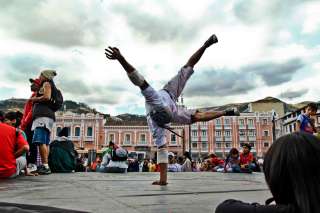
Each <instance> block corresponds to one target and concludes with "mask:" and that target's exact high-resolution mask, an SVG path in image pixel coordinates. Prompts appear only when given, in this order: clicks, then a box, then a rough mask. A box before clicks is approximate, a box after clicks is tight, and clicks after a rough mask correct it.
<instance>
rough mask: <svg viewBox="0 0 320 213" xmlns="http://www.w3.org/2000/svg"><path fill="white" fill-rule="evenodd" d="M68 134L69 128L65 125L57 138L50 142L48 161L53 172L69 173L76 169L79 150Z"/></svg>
mask: <svg viewBox="0 0 320 213" xmlns="http://www.w3.org/2000/svg"><path fill="white" fill-rule="evenodd" d="M68 136H69V129H68V128H67V127H63V128H62V129H61V130H60V132H58V137H57V139H56V140H54V141H52V142H51V143H50V149H49V158H48V163H49V167H50V169H51V172H56V173H69V172H74V171H75V170H76V164H77V152H76V150H75V149H74V145H73V142H72V141H71V140H69V139H68Z"/></svg>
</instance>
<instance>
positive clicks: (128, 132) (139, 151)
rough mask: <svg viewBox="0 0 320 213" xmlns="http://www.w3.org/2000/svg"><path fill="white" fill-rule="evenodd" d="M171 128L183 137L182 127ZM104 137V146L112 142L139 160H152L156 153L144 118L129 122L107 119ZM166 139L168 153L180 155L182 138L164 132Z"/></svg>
mask: <svg viewBox="0 0 320 213" xmlns="http://www.w3.org/2000/svg"><path fill="white" fill-rule="evenodd" d="M172 128H173V129H174V131H175V132H176V133H177V134H179V135H184V126H183V125H172ZM105 135H106V140H105V144H108V143H109V142H110V141H112V142H114V143H116V144H118V145H120V146H122V147H124V148H126V149H127V150H128V151H129V152H130V153H135V154H136V155H137V156H138V157H140V158H145V157H150V158H153V157H154V155H155V152H156V151H157V149H156V148H157V147H156V145H155V144H154V142H153V139H152V134H151V133H150V131H149V127H148V125H147V122H146V118H145V117H144V116H140V118H138V119H137V118H136V119H129V120H120V119H118V120H112V119H108V120H107V122H106V125H105ZM166 139H167V141H168V149H169V151H171V152H174V153H176V154H182V152H183V146H184V140H183V138H180V137H178V136H176V135H175V134H173V133H171V132H169V131H166Z"/></svg>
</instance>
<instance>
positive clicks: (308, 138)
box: [216, 132, 320, 213]
mask: <svg viewBox="0 0 320 213" xmlns="http://www.w3.org/2000/svg"><path fill="white" fill-rule="evenodd" d="M319 165H320V140H319V139H318V138H317V137H315V136H313V135H311V134H307V133H303V132H295V133H292V134H290V135H286V136H283V137H281V138H279V139H278V140H277V141H276V142H275V143H274V144H273V145H272V146H271V147H270V149H269V150H268V152H267V154H266V156H265V159H264V164H263V171H264V174H265V178H266V182H267V184H268V186H269V189H270V191H271V193H272V195H273V198H271V199H268V200H267V202H266V204H267V205H257V204H256V203H255V204H249V203H243V202H241V201H236V200H226V201H224V202H223V203H221V204H220V205H219V206H218V207H217V209H216V213H229V212H237V213H242V212H245V213H248V212H257V213H262V212H263V213H317V212H320V169H318V167H319ZM271 201H275V204H274V205H268V204H269V203H270V202H271Z"/></svg>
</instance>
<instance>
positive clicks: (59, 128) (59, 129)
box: [56, 126, 62, 136]
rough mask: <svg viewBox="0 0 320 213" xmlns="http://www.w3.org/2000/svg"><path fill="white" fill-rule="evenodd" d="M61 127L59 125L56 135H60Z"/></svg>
mask: <svg viewBox="0 0 320 213" xmlns="http://www.w3.org/2000/svg"><path fill="white" fill-rule="evenodd" d="M61 129H62V128H61V127H60V126H59V127H57V132H56V136H58V135H59V132H60V131H61Z"/></svg>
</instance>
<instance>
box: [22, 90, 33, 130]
mask: <svg viewBox="0 0 320 213" xmlns="http://www.w3.org/2000/svg"><path fill="white" fill-rule="evenodd" d="M36 95H37V93H35V92H34V93H32V95H31V98H32V97H35V96H36ZM32 107H33V103H32V101H30V99H29V100H28V101H27V102H26V104H25V105H24V109H23V117H22V119H21V126H20V128H21V130H23V131H24V130H25V129H26V128H27V126H28V125H29V124H30V123H31V122H32Z"/></svg>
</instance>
